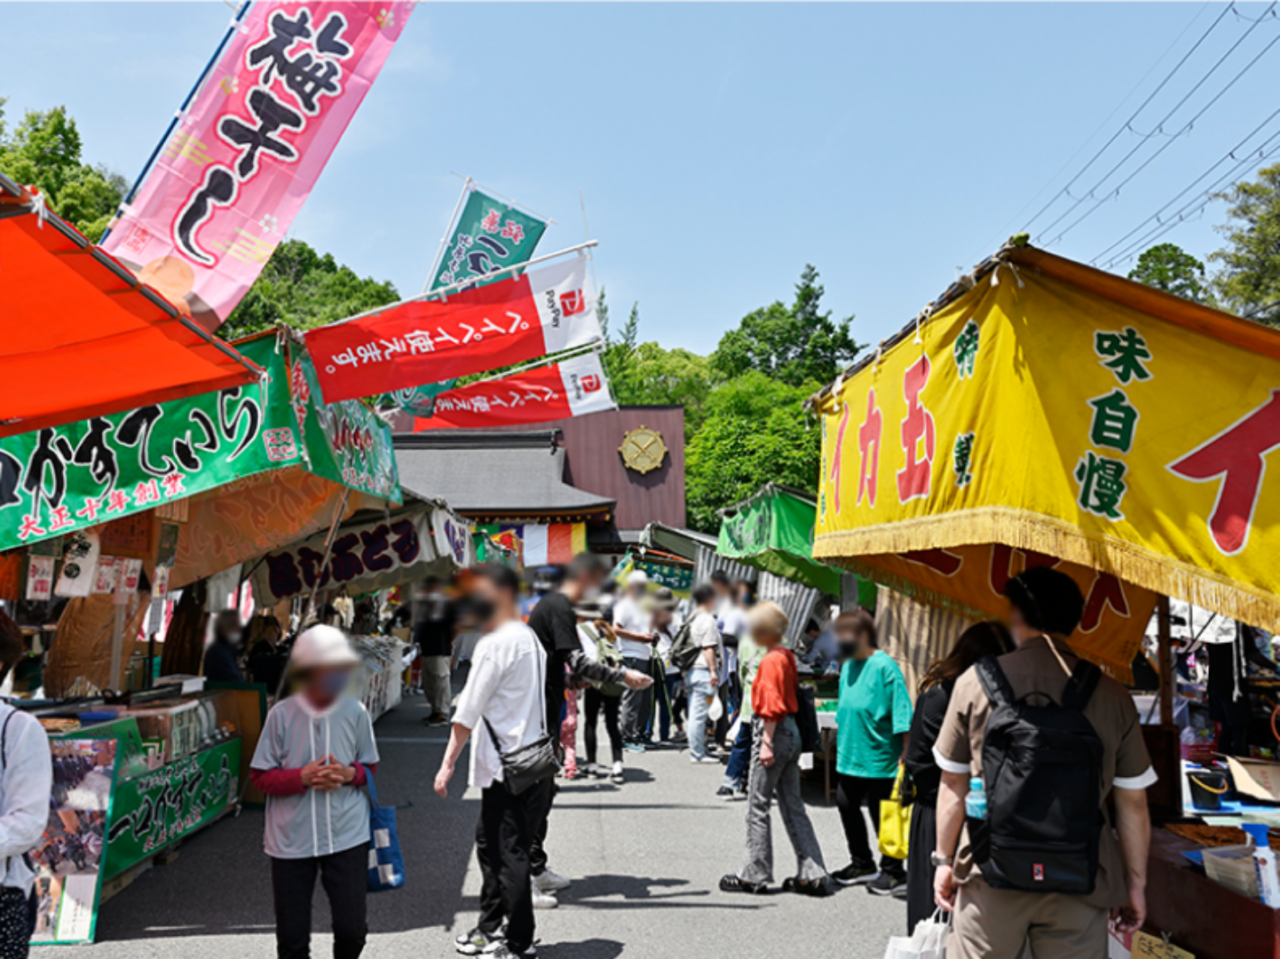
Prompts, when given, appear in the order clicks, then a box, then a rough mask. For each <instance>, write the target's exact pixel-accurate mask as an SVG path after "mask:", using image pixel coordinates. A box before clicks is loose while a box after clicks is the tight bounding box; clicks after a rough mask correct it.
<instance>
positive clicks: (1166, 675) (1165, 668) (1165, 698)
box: [1156, 596, 1175, 726]
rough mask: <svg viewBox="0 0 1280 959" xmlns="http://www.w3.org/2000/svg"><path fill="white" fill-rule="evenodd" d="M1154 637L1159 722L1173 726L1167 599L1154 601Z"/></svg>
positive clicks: (1170, 645) (1171, 652) (1171, 651)
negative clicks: (1156, 644)
mask: <svg viewBox="0 0 1280 959" xmlns="http://www.w3.org/2000/svg"><path fill="white" fill-rule="evenodd" d="M1156 635H1157V637H1158V638H1159V649H1158V651H1157V654H1156V655H1157V656H1158V658H1159V663H1160V722H1161V724H1162V725H1165V726H1171V725H1173V690H1174V683H1175V679H1174V671H1173V640H1172V638H1171V637H1170V636H1169V597H1168V596H1161V597H1159V598H1158V599H1156Z"/></svg>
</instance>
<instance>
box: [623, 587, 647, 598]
mask: <svg viewBox="0 0 1280 959" xmlns="http://www.w3.org/2000/svg"><path fill="white" fill-rule="evenodd" d="M644 594H645V588H644V583H632V584H631V585H630V586H628V587H627V595H628V596H630V597H631V598H632V599H637V600H639V599H644Z"/></svg>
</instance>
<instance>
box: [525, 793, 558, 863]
mask: <svg viewBox="0 0 1280 959" xmlns="http://www.w3.org/2000/svg"><path fill="white" fill-rule="evenodd" d="M559 791H560V787H559V786H557V785H556V781H555V780H554V779H544V780H543V781H542V782H540V783H538V784H537V785H536V786H530V787H529V789H528V791H527V792H525V793H524V795H522V796H521V797H520V798H521V799H523V800H524V801H525V808H526V809H527V810H528V816H529V872H530V873H531V874H533V875H535V876H540V875H542V872H543V870H545V869H546V868H547V850H546V848H545V844H546V841H547V824H548V823H549V822H550V821H551V806H552V804H553V803H554V802H555V801H556V793H558V792H559Z"/></svg>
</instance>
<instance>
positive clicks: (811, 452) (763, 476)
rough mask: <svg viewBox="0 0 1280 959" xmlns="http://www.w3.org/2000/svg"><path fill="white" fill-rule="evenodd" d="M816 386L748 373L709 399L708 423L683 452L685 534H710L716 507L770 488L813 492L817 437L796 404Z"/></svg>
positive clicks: (715, 527) (715, 528) (716, 518)
mask: <svg viewBox="0 0 1280 959" xmlns="http://www.w3.org/2000/svg"><path fill="white" fill-rule="evenodd" d="M818 386H819V384H818V383H817V382H816V381H810V382H807V383H800V384H798V385H791V384H789V383H784V382H782V381H781V380H777V379H772V378H771V377H769V376H766V375H765V374H764V373H762V372H760V371H759V370H748V371H747V372H745V373H743V374H742V375H741V376H739V377H737V378H735V379H732V380H729V381H728V382H725V383H723V384H721V385H720V386H719V387H717V388H716V389H715V391H714V392H712V393H711V395H710V397H709V398H708V400H707V404H706V418H705V419H704V420H703V422H702V425H701V427H700V428H699V429H698V431H697V432H696V433H695V434H694V435H693V436H692V437H691V438H690V440H689V442H688V445H687V446H686V447H685V491H686V492H685V499H686V504H687V512H688V518H687V522H688V523H689V526H690V527H691V528H693V529H696V530H702V531H703V532H707V533H715V532H716V531H718V530H719V528H720V517H719V515H718V513H717V512H716V511H717V510H718V509H722V508H723V507H725V506H731V505H733V504H734V503H736V502H739V501H741V500H744V499H746V498H747V497H748V496H750V495H751V494H752V493H754V492H756V490H758V489H759V488H760V487H761V486H763V485H764V484H765V483H768V482H776V483H783V484H786V485H788V486H795V487H797V488H799V489H802V490H814V489H817V485H818V468H819V461H820V459H821V439H820V433H819V431H818V430H817V429H816V428H813V425H812V422H811V421H810V420H809V419H808V417H807V415H806V414H805V413H804V412H803V411H802V409H801V406H802V404H803V403H804V401H805V400H806V399H807V398H808V397H809V396H810V395H811V394H812V393H813V392H814V391H815V390H816V389H817V388H818Z"/></svg>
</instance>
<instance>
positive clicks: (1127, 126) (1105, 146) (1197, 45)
mask: <svg viewBox="0 0 1280 959" xmlns="http://www.w3.org/2000/svg"><path fill="white" fill-rule="evenodd" d="M1234 6H1235V4H1234V3H1233V4H1228V5H1227V7H1226V9H1224V10H1223V11H1222V13H1220V14H1218V18H1217V19H1216V20H1214V21H1213V23H1211V24H1209V29H1207V30H1206V31H1205V32H1204V33H1203V34H1201V36H1200V39H1199V40H1197V41H1196V42H1195V43H1194V44H1192V45H1191V49H1190V50H1188V51H1187V52H1186V53H1185V54H1183V56H1182V59H1181V60H1179V61H1178V62H1177V63H1176V64H1174V66H1173V69H1172V70H1170V71H1169V72H1168V73H1167V74H1166V75H1165V78H1164V79H1163V80H1161V81H1160V82H1159V84H1157V85H1156V88H1155V89H1154V90H1152V91H1151V93H1150V94H1148V96H1147V98H1146V99H1145V100H1143V101H1142V104H1141V105H1140V106H1139V107H1138V109H1136V110H1134V111H1133V113H1132V114H1131V115H1130V117H1129V119H1128V120H1126V121H1125V122H1124V123H1123V124H1121V126H1120V129H1118V130H1116V132H1115V133H1113V134H1112V135H1111V139H1109V140H1108V141H1107V142H1106V143H1104V144H1103V145H1102V147H1101V148H1100V149H1099V150H1098V152H1097V153H1095V154H1094V155H1093V156H1092V157H1090V158H1089V162H1088V163H1086V164H1085V165H1084V166H1083V167H1081V168H1080V171H1079V172H1078V173H1076V175H1075V176H1073V177H1072V178H1071V179H1070V180H1068V181H1067V183H1066V185H1065V186H1063V187H1062V189H1060V190H1059V191H1058V192H1057V193H1055V194H1054V195H1053V196H1052V197H1051V198H1050V199H1049V202H1048V203H1046V204H1045V205H1044V206H1042V207H1041V208H1040V210H1039V211H1038V212H1037V213H1036V215H1035V216H1033V217H1032V218H1031V219H1030V220H1028V221H1027V224H1026V226H1024V227H1023V228H1022V231H1023V232H1024V233H1025V232H1029V231H1030V229H1031V225H1032V224H1033V223H1035V222H1036V220H1038V219H1040V217H1041V216H1043V215H1044V213H1045V211H1046V210H1048V209H1049V208H1050V207H1051V206H1053V205H1054V204H1055V203H1057V202H1058V200H1059V198H1060V197H1062V196H1063V195H1066V196H1070V195H1071V194H1070V192H1069V191H1070V189H1071V187H1072V186H1074V185H1075V182H1076V181H1077V180H1079V179H1080V178H1081V177H1082V176H1084V175H1085V173H1087V172H1088V171H1089V168H1090V167H1092V166H1093V165H1094V164H1095V163H1097V162H1098V160H1099V158H1101V156H1102V155H1103V154H1104V153H1106V152H1107V150H1108V148H1110V146H1111V144H1113V143H1115V142H1116V140H1118V139H1119V138H1120V135H1121V134H1122V133H1124V131H1125V130H1128V129H1130V124H1131V123H1133V121H1134V120H1136V119H1137V118H1138V114H1140V113H1141V112H1142V111H1143V110H1145V109H1146V108H1147V104H1149V103H1150V102H1151V101H1152V100H1153V99H1155V97H1156V94H1158V93H1159V92H1160V91H1161V90H1163V89H1164V88H1165V85H1166V84H1167V83H1168V82H1169V81H1170V80H1172V79H1173V76H1174V74H1176V73H1177V72H1178V71H1179V70H1180V69H1182V65H1183V64H1184V63H1186V62H1187V60H1189V59H1190V58H1191V55H1192V54H1193V53H1195V52H1196V50H1198V49H1199V48H1200V45H1201V44H1202V43H1204V42H1205V40H1207V39H1208V38H1209V34H1211V33H1213V31H1214V29H1215V28H1216V27H1217V26H1218V24H1219V23H1221V22H1222V21H1223V19H1224V18H1225V17H1226V15H1227V14H1228V13H1230V12H1231V10H1232V8H1233V7H1234ZM1197 16H1199V14H1197ZM1188 26H1190V24H1188ZM1185 32H1186V31H1185V30H1184V31H1183V33H1185ZM1174 42H1175V43H1176V42H1177V41H1174ZM1161 59H1164V57H1163V56H1162V57H1161ZM1157 62H1159V61H1157ZM1153 69H1154V66H1153ZM1147 72H1148V73H1150V72H1151V71H1150V70H1148V71H1147ZM1117 109H1118V108H1117ZM1112 115H1113V116H1114V115H1115V111H1114V110H1113V111H1112ZM1103 122H1104V123H1105V122H1106V121H1103ZM1096 135H1097V134H1096V133H1095V134H1094V136H1096ZM1090 139H1092V137H1090ZM1085 142H1086V143H1087V142H1088V141H1087V140H1086V141H1085ZM1081 149H1083V146H1082V147H1081ZM1079 152H1080V151H1079V150H1077V151H1076V153H1077V154H1078V153H1079ZM1068 162H1069V161H1068Z"/></svg>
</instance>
